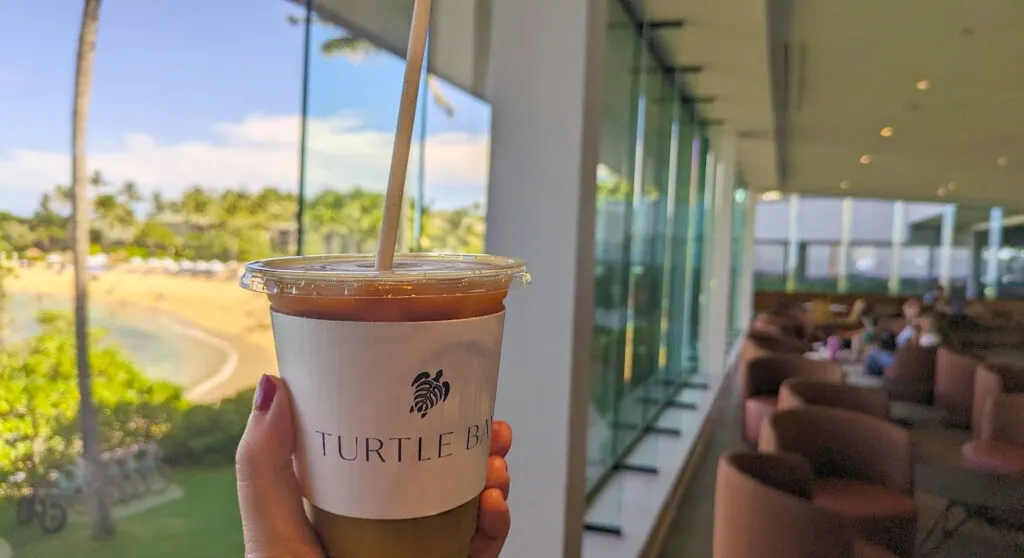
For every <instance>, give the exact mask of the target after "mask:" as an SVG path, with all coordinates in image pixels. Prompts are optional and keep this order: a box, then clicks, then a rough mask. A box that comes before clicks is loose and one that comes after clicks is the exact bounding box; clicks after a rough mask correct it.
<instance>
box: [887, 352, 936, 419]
mask: <svg viewBox="0 0 1024 558" xmlns="http://www.w3.org/2000/svg"><path fill="white" fill-rule="evenodd" d="M937 352H938V348H937V347H919V346H917V345H908V346H906V347H903V348H901V349H900V350H898V351H896V361H895V362H894V363H893V365H892V366H890V367H888V368H886V369H885V384H886V388H887V389H888V390H889V398H890V399H892V400H893V401H906V402H908V403H919V404H921V405H931V404H932V400H933V399H934V394H933V391H934V389H935V357H936V353H937Z"/></svg>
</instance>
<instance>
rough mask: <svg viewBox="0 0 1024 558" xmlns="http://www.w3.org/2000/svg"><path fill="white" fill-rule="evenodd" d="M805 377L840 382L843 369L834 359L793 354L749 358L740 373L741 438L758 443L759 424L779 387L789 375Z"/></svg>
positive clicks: (773, 405) (770, 408) (773, 406)
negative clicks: (818, 358)
mask: <svg viewBox="0 0 1024 558" xmlns="http://www.w3.org/2000/svg"><path fill="white" fill-rule="evenodd" d="M798 377H808V378H814V379H817V380H819V381H823V382H830V383H834V384H841V383H842V382H843V369H842V368H841V367H840V366H839V365H838V364H836V363H834V362H828V361H820V360H810V359H807V358H803V357H801V356H796V355H766V356H759V357H756V358H754V359H752V360H750V361H748V362H747V363H746V365H745V367H744V370H743V376H742V377H741V384H740V385H741V390H742V403H741V405H742V406H741V409H740V414H741V415H742V419H743V421H742V422H743V439H744V440H746V442H747V444H749V445H750V446H751V447H755V448H756V447H757V439H758V436H759V435H760V432H761V424H762V423H763V422H764V421H765V419H767V418H768V417H770V416H771V415H772V414H774V413H775V410H776V409H777V408H778V404H779V389H780V388H781V387H782V383H783V382H785V381H786V380H788V379H790V378H798Z"/></svg>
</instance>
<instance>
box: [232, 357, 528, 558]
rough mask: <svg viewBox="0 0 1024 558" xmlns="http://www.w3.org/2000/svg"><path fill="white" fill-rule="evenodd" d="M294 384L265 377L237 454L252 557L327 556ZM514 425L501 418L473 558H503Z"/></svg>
mask: <svg viewBox="0 0 1024 558" xmlns="http://www.w3.org/2000/svg"><path fill="white" fill-rule="evenodd" d="M291 405H292V401H291V396H290V395H289V392H288V386H287V384H285V383H284V381H282V380H280V379H279V378H273V377H270V376H264V377H263V378H262V379H261V380H260V384H259V387H258V388H257V389H256V399H255V401H254V402H253V412H252V414H251V415H250V416H249V423H248V425H247V426H246V428H245V434H243V435H242V441H241V442H240V443H239V445H238V453H237V455H236V457H235V463H236V470H237V474H238V504H239V507H240V509H241V512H242V531H243V535H244V538H245V556H246V557H247V558H323V556H324V553H323V549H321V548H320V545H319V543H318V542H317V538H316V535H315V534H314V533H313V528H312V527H311V526H310V523H309V520H308V519H307V518H306V513H305V510H304V509H303V507H302V491H301V490H300V489H299V482H298V479H297V478H296V477H295V471H294V469H293V465H292V454H293V453H294V452H295V426H294V424H293V419H292V407H291ZM511 446H512V429H511V428H510V427H509V425H508V424H507V423H505V422H501V421H495V422H494V425H493V427H492V431H491V457H490V460H489V461H488V463H487V486H486V487H485V488H484V491H483V493H481V494H480V512H479V516H478V518H477V528H476V529H477V530H476V534H475V535H474V536H473V540H472V542H471V543H470V551H469V556H468V557H467V558H497V556H498V554H499V553H500V552H501V547H502V546H503V545H504V544H505V539H506V538H507V537H508V531H509V527H510V524H511V516H510V514H509V509H508V504H507V503H506V500H507V499H508V491H509V475H508V465H507V464H506V463H505V455H506V454H508V451H509V448H510V447H511Z"/></svg>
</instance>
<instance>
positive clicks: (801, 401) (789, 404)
mask: <svg viewBox="0 0 1024 558" xmlns="http://www.w3.org/2000/svg"><path fill="white" fill-rule="evenodd" d="M809 405H815V406H821V407H831V408H834V409H846V410H848V411H854V412H857V413H863V414H865V415H868V416H872V417H875V418H879V419H882V420H888V418H889V395H888V394H887V393H886V392H885V391H884V390H881V389H875V388H866V387H859V386H848V385H845V384H836V383H829V382H820V381H818V380H815V379H813V378H792V379H789V380H786V381H785V382H783V383H782V388H781V389H780V390H779V408H778V410H779V411H786V410H789V409H798V408H802V407H807V406H809Z"/></svg>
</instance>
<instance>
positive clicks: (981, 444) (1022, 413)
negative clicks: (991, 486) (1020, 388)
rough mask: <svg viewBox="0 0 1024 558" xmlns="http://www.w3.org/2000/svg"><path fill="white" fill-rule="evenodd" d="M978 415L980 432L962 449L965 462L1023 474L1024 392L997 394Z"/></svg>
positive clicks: (993, 471) (995, 470) (990, 468)
mask: <svg viewBox="0 0 1024 558" xmlns="http://www.w3.org/2000/svg"><path fill="white" fill-rule="evenodd" d="M979 414H980V415H981V416H982V421H981V427H980V429H979V430H980V431H979V432H978V434H977V435H976V437H975V439H974V440H971V441H970V442H968V443H966V444H964V446H963V449H962V456H963V463H964V465H965V466H966V467H970V468H972V469H979V470H982V471H987V472H990V473H997V474H1020V473H1024V394H1022V393H1014V394H1005V393H1003V394H997V395H995V396H993V397H991V398H989V399H988V400H987V401H986V402H985V405H984V406H983V407H982V410H981V412H980V413H979Z"/></svg>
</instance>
